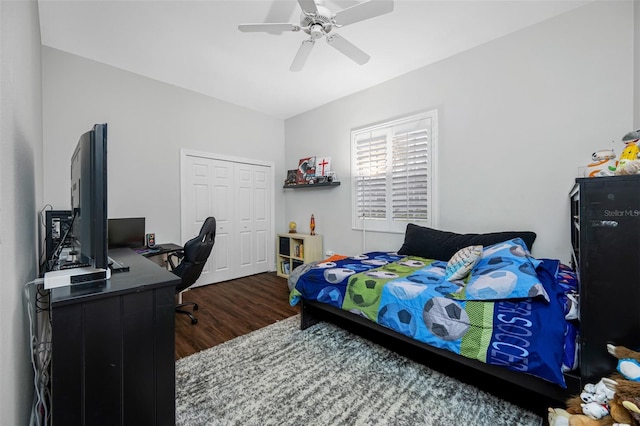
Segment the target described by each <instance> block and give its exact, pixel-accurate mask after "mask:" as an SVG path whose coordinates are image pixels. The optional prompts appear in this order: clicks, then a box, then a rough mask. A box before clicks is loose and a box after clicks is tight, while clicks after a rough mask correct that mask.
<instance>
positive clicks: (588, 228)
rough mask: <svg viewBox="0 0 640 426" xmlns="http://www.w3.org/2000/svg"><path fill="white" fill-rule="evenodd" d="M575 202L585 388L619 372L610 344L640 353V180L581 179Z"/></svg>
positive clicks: (574, 238) (573, 193) (573, 213)
mask: <svg viewBox="0 0 640 426" xmlns="http://www.w3.org/2000/svg"><path fill="white" fill-rule="evenodd" d="M570 198H571V243H572V246H573V252H572V254H573V259H572V263H573V266H574V268H575V269H576V271H577V273H578V277H579V281H580V375H581V378H582V384H583V385H584V384H585V383H596V382H597V381H598V380H600V379H601V378H602V377H603V376H608V375H609V374H611V373H612V372H613V371H614V369H615V366H616V359H615V358H614V357H612V356H611V355H609V353H608V352H607V349H606V345H607V343H612V344H614V345H624V346H627V347H630V348H634V349H636V350H638V349H640V309H639V308H638V303H639V302H640V175H634V176H611V177H598V178H578V179H576V184H575V186H574V187H573V189H572V191H571V193H570Z"/></svg>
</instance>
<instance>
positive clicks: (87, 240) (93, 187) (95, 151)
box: [71, 124, 108, 269]
mask: <svg viewBox="0 0 640 426" xmlns="http://www.w3.org/2000/svg"><path fill="white" fill-rule="evenodd" d="M71 210H72V216H73V219H72V220H73V227H72V234H73V235H72V238H73V246H74V249H75V252H76V253H75V254H76V256H77V258H78V261H79V262H80V263H86V264H89V265H91V266H93V267H95V268H103V269H106V268H107V267H108V264H107V125H106V124H96V125H95V126H93V129H91V130H90V131H88V132H86V133H84V134H83V135H82V136H81V137H80V140H79V141H78V144H77V145H76V149H75V150H74V152H73V155H72V156H71Z"/></svg>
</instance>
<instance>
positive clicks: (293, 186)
mask: <svg viewBox="0 0 640 426" xmlns="http://www.w3.org/2000/svg"><path fill="white" fill-rule="evenodd" d="M331 186H340V182H325V183H304V184H301V185H299V184H295V183H294V184H290V185H287V184H285V185H284V186H283V188H285V189H300V188H319V187H325V188H326V187H331Z"/></svg>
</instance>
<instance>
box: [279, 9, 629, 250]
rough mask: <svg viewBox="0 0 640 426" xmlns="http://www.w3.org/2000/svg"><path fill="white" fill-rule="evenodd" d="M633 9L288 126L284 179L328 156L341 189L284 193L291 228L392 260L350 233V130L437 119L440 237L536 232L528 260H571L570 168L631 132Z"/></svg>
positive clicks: (480, 54) (379, 90)
mask: <svg viewBox="0 0 640 426" xmlns="http://www.w3.org/2000/svg"><path fill="white" fill-rule="evenodd" d="M632 7H633V3H632V2H628V1H627V2H603V3H600V2H598V3H594V4H589V5H587V6H584V7H582V8H579V9H576V10H575V11H572V12H569V13H568V14H565V15H561V16H559V17H556V18H553V19H551V20H549V21H546V22H542V23H540V24H538V25H535V26H532V27H529V28H526V29H523V30H521V31H519V32H516V33H513V34H511V35H509V36H506V37H503V38H500V39H498V40H495V41H493V42H490V43H487V44H485V45H483V46H480V47H478V48H475V49H473V50H470V51H467V52H464V53H462V54H459V55H457V56H455V57H452V58H450V59H446V60H443V61H441V62H439V63H436V64H434V65H431V66H428V67H425V68H422V69H419V70H417V71H414V72H411V73H409V74H406V75H404V76H402V77H399V78H396V79H393V80H390V81H388V82H386V83H384V84H381V85H379V86H376V87H373V88H371V89H368V90H364V91H362V92H360V93H357V94H354V95H352V96H348V97H346V98H343V99H341V100H338V101H335V102H332V103H330V104H327V105H324V106H322V107H320V108H317V109H315V110H313V111H310V112H307V113H304V114H301V115H299V116H296V117H293V118H291V119H288V120H287V121H286V122H285V132H286V165H287V168H295V166H296V165H297V164H298V159H299V158H303V157H306V156H309V155H317V156H331V157H332V162H333V166H334V169H335V170H336V171H337V174H338V176H339V178H340V180H341V181H342V185H341V186H340V187H338V188H332V189H305V190H288V191H289V192H287V193H286V202H287V210H286V212H287V220H295V221H297V222H298V223H299V224H300V225H299V229H300V230H301V231H303V232H308V230H307V228H308V220H309V219H308V218H309V216H310V215H311V214H312V213H313V214H314V215H315V219H316V231H317V232H318V233H319V234H323V235H324V247H325V250H327V249H331V250H333V251H335V252H337V253H343V254H355V253H359V252H361V251H370V250H397V249H399V248H400V246H401V244H402V241H403V235H400V234H382V233H380V234H374V233H367V240H366V241H367V245H366V247H363V246H362V237H361V233H360V232H358V231H352V230H351V219H350V214H351V208H350V194H351V190H350V184H351V179H350V176H349V161H350V151H349V143H350V139H349V138H350V130H351V129H352V128H357V127H362V126H365V125H368V124H372V123H376V122H380V121H384V120H387V119H390V118H396V117H399V116H404V115H407V114H411V113H415V112H419V111H424V110H429V109H432V108H437V109H438V111H439V135H440V139H439V157H438V170H439V177H438V179H439V181H438V182H439V202H438V203H437V215H438V218H439V223H438V226H437V227H438V228H440V229H445V230H450V231H455V232H489V231H500V230H532V231H535V232H536V233H537V234H538V239H537V241H536V243H535V245H534V250H533V254H534V255H535V256H539V257H551V258H559V259H562V260H564V261H568V260H569V253H570V241H569V228H568V226H569V216H568V215H569V211H568V208H569V202H568V196H567V195H568V192H569V190H570V188H571V186H572V183H573V180H574V177H575V176H576V175H577V169H578V167H579V166H581V165H584V164H586V163H588V162H589V161H590V158H591V153H592V152H593V151H594V150H597V149H602V148H608V147H610V146H611V141H612V140H615V141H618V142H616V145H615V147H616V150H617V153H618V154H619V153H620V151H621V150H622V143H621V142H619V141H620V138H621V137H622V135H624V134H625V133H626V132H628V131H629V130H630V129H631V128H632V125H633V117H632V116H633V111H632V110H633V93H632V90H630V88H631V87H632V85H633V78H634V77H633V43H632V40H633V13H632ZM425 49H428V46H425ZM365 71H366V68H365ZM310 129H312V131H310ZM283 230H284V229H283Z"/></svg>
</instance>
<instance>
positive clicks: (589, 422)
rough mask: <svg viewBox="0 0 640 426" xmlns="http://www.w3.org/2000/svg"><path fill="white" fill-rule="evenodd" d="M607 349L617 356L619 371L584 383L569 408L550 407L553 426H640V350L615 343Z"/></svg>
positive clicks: (571, 400)
mask: <svg viewBox="0 0 640 426" xmlns="http://www.w3.org/2000/svg"><path fill="white" fill-rule="evenodd" d="M607 351H608V352H609V353H610V354H611V355H613V356H614V357H616V358H617V359H618V366H617V370H618V372H617V373H613V374H612V375H611V376H610V377H608V378H603V379H602V380H600V381H599V382H598V383H596V384H587V385H585V387H584V390H583V392H582V393H581V394H580V395H579V396H574V397H572V398H570V399H569V400H567V409H566V410H564V409H561V408H549V416H548V417H549V425H550V426H613V425H620V426H622V425H629V426H640V352H636V351H632V350H630V349H628V348H625V347H624V346H614V345H607ZM605 411H608V413H605Z"/></svg>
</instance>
